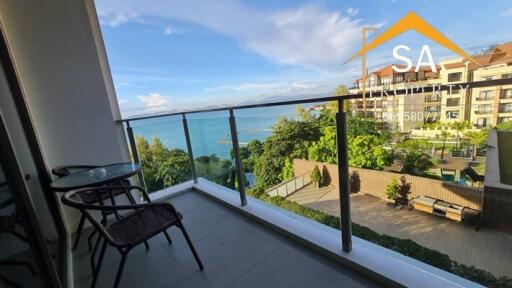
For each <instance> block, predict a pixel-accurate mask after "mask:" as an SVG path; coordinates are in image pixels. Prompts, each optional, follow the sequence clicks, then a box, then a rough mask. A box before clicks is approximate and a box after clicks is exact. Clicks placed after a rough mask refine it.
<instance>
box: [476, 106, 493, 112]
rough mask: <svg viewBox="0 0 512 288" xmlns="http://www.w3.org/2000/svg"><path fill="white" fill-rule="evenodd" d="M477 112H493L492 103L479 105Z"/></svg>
mask: <svg viewBox="0 0 512 288" xmlns="http://www.w3.org/2000/svg"><path fill="white" fill-rule="evenodd" d="M475 112H476V114H490V113H491V112H492V105H491V104H488V105H479V106H478V108H477V109H476V111H475Z"/></svg>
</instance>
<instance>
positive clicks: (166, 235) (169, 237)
mask: <svg viewBox="0 0 512 288" xmlns="http://www.w3.org/2000/svg"><path fill="white" fill-rule="evenodd" d="M164 235H165V238H167V242H169V244H172V240H171V236H169V233H168V232H167V230H166V231H164Z"/></svg>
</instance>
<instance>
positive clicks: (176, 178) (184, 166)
mask: <svg viewBox="0 0 512 288" xmlns="http://www.w3.org/2000/svg"><path fill="white" fill-rule="evenodd" d="M135 144H136V145H137V151H138V153H139V160H140V162H141V165H142V173H143V175H144V180H145V182H146V188H147V189H148V191H149V192H153V191H156V190H161V189H163V188H165V187H169V186H172V185H175V184H178V183H181V182H184V181H186V180H187V179H190V162H189V159H188V154H187V153H186V152H185V151H183V150H180V149H169V148H167V147H165V145H163V143H162V141H160V139H159V138H158V137H156V136H154V137H153V138H152V140H151V143H148V141H146V139H145V138H144V137H142V136H139V135H138V136H136V137H135Z"/></svg>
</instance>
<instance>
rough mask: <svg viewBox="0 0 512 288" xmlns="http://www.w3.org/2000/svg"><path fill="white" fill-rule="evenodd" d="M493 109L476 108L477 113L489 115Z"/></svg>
mask: <svg viewBox="0 0 512 288" xmlns="http://www.w3.org/2000/svg"><path fill="white" fill-rule="evenodd" d="M491 113H492V110H475V114H477V115H487V114H491Z"/></svg>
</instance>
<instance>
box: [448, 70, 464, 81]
mask: <svg viewBox="0 0 512 288" xmlns="http://www.w3.org/2000/svg"><path fill="white" fill-rule="evenodd" d="M461 79H462V72H457V73H450V74H448V82H456V81H460V80H461Z"/></svg>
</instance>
